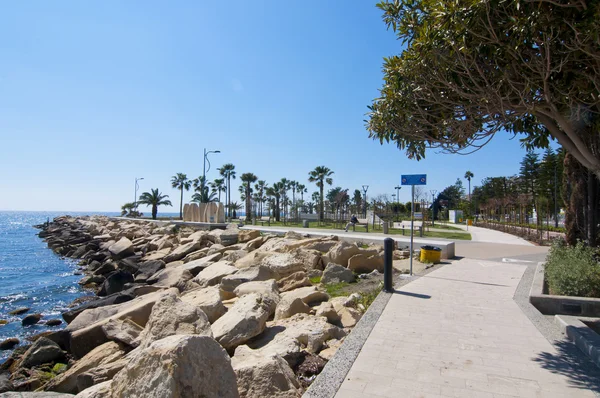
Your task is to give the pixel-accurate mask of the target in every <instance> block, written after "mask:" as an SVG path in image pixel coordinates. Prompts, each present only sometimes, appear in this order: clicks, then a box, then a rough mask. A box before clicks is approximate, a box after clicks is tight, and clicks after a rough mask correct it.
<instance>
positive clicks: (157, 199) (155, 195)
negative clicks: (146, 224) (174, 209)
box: [137, 188, 173, 220]
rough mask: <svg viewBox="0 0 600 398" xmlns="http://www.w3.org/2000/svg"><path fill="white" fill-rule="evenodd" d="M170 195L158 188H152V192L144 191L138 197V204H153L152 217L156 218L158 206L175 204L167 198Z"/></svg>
mask: <svg viewBox="0 0 600 398" xmlns="http://www.w3.org/2000/svg"><path fill="white" fill-rule="evenodd" d="M168 197H169V195H163V194H162V193H160V192H159V191H158V188H156V189H151V190H150V192H144V193H142V194H141V195H140V197H139V199H138V201H137V202H138V204H142V205H146V206H152V219H153V220H156V213H158V206H173V205H172V204H171V201H170V200H168V199H167V198H168Z"/></svg>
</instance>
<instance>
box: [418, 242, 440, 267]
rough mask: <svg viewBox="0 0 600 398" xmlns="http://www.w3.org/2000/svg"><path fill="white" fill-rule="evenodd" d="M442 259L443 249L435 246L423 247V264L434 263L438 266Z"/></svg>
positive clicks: (421, 259)
mask: <svg viewBox="0 0 600 398" xmlns="http://www.w3.org/2000/svg"><path fill="white" fill-rule="evenodd" d="M441 258H442V249H440V248H439V247H435V246H421V257H420V261H421V262H422V263H433V264H438V263H439V262H440V260H441Z"/></svg>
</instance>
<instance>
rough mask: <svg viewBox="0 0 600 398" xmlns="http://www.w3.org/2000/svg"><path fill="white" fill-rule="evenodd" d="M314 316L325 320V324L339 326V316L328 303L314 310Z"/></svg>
mask: <svg viewBox="0 0 600 398" xmlns="http://www.w3.org/2000/svg"><path fill="white" fill-rule="evenodd" d="M315 316H324V317H325V318H327V322H329V323H331V324H332V325H339V323H340V316H339V314H338V313H337V311H336V310H335V308H334V307H333V304H331V302H329V301H326V302H323V303H321V304H320V305H319V306H318V307H317V308H316V312H315Z"/></svg>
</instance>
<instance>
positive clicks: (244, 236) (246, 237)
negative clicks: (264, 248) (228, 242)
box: [238, 229, 260, 243]
mask: <svg viewBox="0 0 600 398" xmlns="http://www.w3.org/2000/svg"><path fill="white" fill-rule="evenodd" d="M258 237H260V231H258V230H256V229H245V230H242V231H240V233H239V234H238V242H240V243H246V242H250V241H251V240H252V239H256V238H258Z"/></svg>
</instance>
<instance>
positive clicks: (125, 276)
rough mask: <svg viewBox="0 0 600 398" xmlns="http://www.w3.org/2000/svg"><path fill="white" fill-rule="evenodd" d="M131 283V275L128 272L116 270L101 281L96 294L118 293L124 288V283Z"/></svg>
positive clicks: (108, 294)
mask: <svg viewBox="0 0 600 398" xmlns="http://www.w3.org/2000/svg"><path fill="white" fill-rule="evenodd" d="M127 283H133V275H131V273H130V272H127V271H123V270H118V271H115V272H113V273H111V274H109V275H108V276H107V277H106V280H105V281H104V282H103V283H102V286H101V287H100V291H99V292H98V296H100V297H102V296H110V295H111V294H114V293H118V292H120V291H122V290H123V289H124V288H125V284H127Z"/></svg>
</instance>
